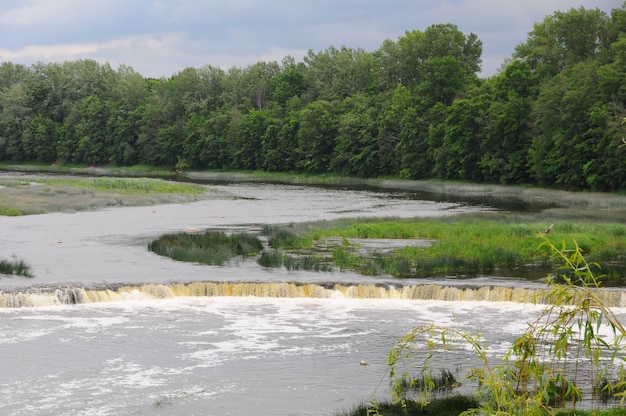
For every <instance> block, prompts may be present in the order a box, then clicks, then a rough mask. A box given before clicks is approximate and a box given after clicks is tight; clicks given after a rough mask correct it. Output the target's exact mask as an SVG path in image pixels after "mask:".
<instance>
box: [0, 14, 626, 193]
mask: <svg viewBox="0 0 626 416" xmlns="http://www.w3.org/2000/svg"><path fill="white" fill-rule="evenodd" d="M481 55H482V42H481V41H480V40H479V39H478V37H477V36H476V35H475V34H473V33H470V34H464V33H462V32H461V31H460V30H459V29H458V28H457V26H456V25H454V24H450V23H448V24H434V25H432V26H430V27H428V28H426V29H425V30H423V31H420V30H414V31H407V32H405V34H404V36H401V37H399V38H398V39H397V41H392V40H389V39H387V40H384V41H383V42H382V44H381V45H380V47H379V48H378V49H377V50H375V51H373V52H366V51H364V50H362V49H352V48H349V47H346V46H342V47H339V48H337V47H334V46H330V47H328V48H327V49H326V50H323V51H319V52H314V51H312V50H309V52H308V54H307V55H306V56H305V57H304V58H303V60H302V62H296V60H295V59H294V58H292V57H289V56H287V57H285V58H284V59H283V60H282V62H280V63H277V62H258V63H255V64H253V65H250V66H247V67H245V68H239V67H233V68H230V69H228V70H223V69H220V68H217V67H214V66H211V65H207V66H204V67H201V68H186V69H184V70H182V71H180V72H179V73H177V74H175V75H173V76H171V77H170V78H161V79H153V78H144V77H143V76H142V75H141V74H139V73H137V72H135V71H134V70H133V69H132V68H130V67H128V66H120V67H119V68H117V69H112V68H111V67H110V65H109V64H101V63H98V62H96V61H93V60H79V61H72V62H63V63H37V64H33V65H31V66H25V65H19V64H14V63H11V62H4V63H2V64H1V65H0V91H1V93H0V161H3V162H37V163H62V164H80V165H116V166H129V165H137V164H143V165H152V166H163V167H168V168H171V169H175V168H185V169H194V170H208V169H211V170H214V169H215V170H264V171H274V172H277V171H288V172H300V173H309V174H320V173H334V174H341V175H349V176H359V177H380V176H387V177H399V178H406V179H425V178H438V179H454V180H464V181H476V182H489V183H501V184H535V185H540V186H548V187H558V188H563V189H569V190H582V189H591V190H597V191H614V190H624V189H626V146H624V142H623V137H624V136H625V135H626V130H625V129H624V127H625V126H623V125H622V120H624V117H625V116H626V109H625V106H626V3H625V4H624V5H623V6H622V7H621V8H617V9H614V10H612V11H611V13H610V15H608V14H607V13H605V12H603V11H601V10H599V9H585V8H579V9H570V10H569V11H565V12H561V11H557V12H554V14H552V15H550V16H547V17H546V18H545V19H544V20H543V21H542V22H538V23H536V24H535V25H534V28H532V30H531V31H530V32H529V33H528V37H527V40H526V42H525V43H523V44H520V45H517V46H516V47H515V50H514V51H511V58H510V59H509V60H507V62H503V64H502V68H501V70H500V71H499V72H498V74H496V75H494V76H492V77H489V78H487V79H484V78H480V77H479V76H478V75H477V74H478V73H479V71H480V68H481Z"/></svg>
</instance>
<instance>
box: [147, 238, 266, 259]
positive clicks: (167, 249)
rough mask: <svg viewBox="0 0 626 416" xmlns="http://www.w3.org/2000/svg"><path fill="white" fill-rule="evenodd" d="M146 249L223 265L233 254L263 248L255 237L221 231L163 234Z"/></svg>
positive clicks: (175, 257) (255, 251) (254, 252)
mask: <svg viewBox="0 0 626 416" xmlns="http://www.w3.org/2000/svg"><path fill="white" fill-rule="evenodd" d="M148 249H149V250H150V251H153V252H155V253H156V254H159V255H162V256H167V257H170V258H172V259H174V260H179V261H188V262H195V263H203V264H212V265H223V264H225V263H226V262H228V261H229V260H230V259H232V258H233V257H235V256H254V255H256V254H258V253H259V252H260V251H261V250H263V244H262V243H261V240H259V238H258V237H256V236H254V235H251V234H248V233H237V234H232V235H226V234H225V233H224V232H222V231H206V232H204V233H175V234H165V235H162V236H160V237H159V238H157V239H156V240H154V241H152V242H151V243H150V244H149V245H148Z"/></svg>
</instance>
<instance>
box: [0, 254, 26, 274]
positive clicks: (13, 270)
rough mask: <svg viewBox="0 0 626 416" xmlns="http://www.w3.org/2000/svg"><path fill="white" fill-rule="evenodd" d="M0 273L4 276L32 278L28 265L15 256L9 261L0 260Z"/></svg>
mask: <svg viewBox="0 0 626 416" xmlns="http://www.w3.org/2000/svg"><path fill="white" fill-rule="evenodd" d="M0 273H2V274H5V275H16V276H23V277H33V273H32V270H31V267H30V265H29V264H28V263H26V262H25V261H24V260H21V259H18V258H16V257H15V256H14V257H13V258H12V259H11V260H6V259H2V260H0Z"/></svg>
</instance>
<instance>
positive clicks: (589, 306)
mask: <svg viewBox="0 0 626 416" xmlns="http://www.w3.org/2000/svg"><path fill="white" fill-rule="evenodd" d="M542 238H543V239H544V242H543V243H542V247H544V248H548V249H549V250H551V252H552V253H553V256H554V257H556V258H558V259H560V261H561V262H562V263H563V267H562V268H561V269H560V270H559V272H566V271H567V272H568V273H563V276H561V277H562V281H564V283H559V284H557V283H552V281H553V280H552V279H550V281H549V283H548V288H547V289H546V290H545V293H543V296H542V299H543V302H546V301H547V306H546V307H545V309H544V310H543V311H542V313H540V315H539V317H538V318H537V319H536V320H535V321H534V322H531V323H529V324H528V329H527V330H526V331H525V332H524V333H522V334H521V335H520V336H519V338H517V339H516V340H515V341H514V342H513V343H512V346H511V347H510V349H509V350H508V352H507V353H506V354H505V356H504V357H502V359H501V360H500V359H498V362H497V363H493V362H492V357H490V356H489V355H488V354H487V348H486V346H484V345H482V341H481V338H480V335H477V334H471V333H467V332H465V331H462V330H457V329H454V328H447V327H442V326H438V325H435V324H431V325H425V326H420V327H416V328H413V329H412V330H411V331H410V332H409V333H407V334H406V335H405V336H404V337H402V338H401V339H400V340H399V341H398V343H397V344H396V346H395V347H394V348H393V349H392V350H391V352H390V354H389V380H390V385H391V390H392V395H393V397H394V399H395V400H396V401H398V402H401V403H404V402H405V401H406V400H407V394H408V391H407V389H406V379H407V377H409V375H408V372H409V370H410V369H411V368H413V367H412V366H413V365H414V364H415V363H414V360H415V358H416V356H417V355H418V354H417V352H418V351H420V354H419V355H420V356H421V357H422V360H421V363H419V362H418V365H419V367H420V368H421V375H420V377H421V378H425V379H426V380H428V379H429V378H432V376H431V373H432V367H431V360H432V358H433V357H434V356H435V355H436V354H444V353H445V352H446V351H447V350H450V349H452V348H453V347H455V346H459V345H465V346H469V347H470V348H471V350H472V351H473V352H474V354H475V355H476V356H477V358H478V359H479V362H480V364H481V366H479V367H478V368H474V369H472V370H471V371H470V372H469V375H468V379H470V380H473V381H475V382H477V385H478V387H477V391H476V393H477V395H478V398H479V400H480V403H481V405H480V408H478V409H475V410H471V411H468V412H465V413H464V414H465V415H469V414H489V415H511V416H513V415H516V416H517V415H528V416H535V415H537V416H538V415H541V416H545V415H557V414H559V412H563V411H564V410H566V409H568V410H571V409H574V410H575V409H576V407H577V404H578V402H579V401H580V400H582V399H583V398H584V399H587V400H590V406H591V408H592V409H596V410H597V409H600V408H602V407H603V406H605V404H604V403H606V400H607V398H608V397H611V398H612V399H615V400H618V399H620V400H621V403H622V404H623V403H624V399H625V397H626V396H625V394H626V393H625V390H626V381H625V379H624V361H625V357H624V356H623V355H621V354H623V353H622V350H621V349H622V348H623V347H624V341H625V338H626V330H625V329H624V327H623V326H622V324H621V323H620V321H619V320H618V318H617V317H616V316H615V314H614V313H613V312H612V311H611V310H610V309H609V308H608V307H607V306H606V305H605V304H604V303H603V302H602V301H601V300H600V299H599V297H598V296H597V295H596V294H597V290H598V287H599V286H600V282H601V278H602V276H596V275H594V274H593V272H592V267H591V266H592V265H591V264H589V263H588V262H587V260H586V259H585V258H584V256H583V253H582V250H581V249H580V248H579V247H578V245H577V244H574V245H575V247H574V248H573V249H568V248H567V247H566V245H565V243H563V245H562V246H561V247H560V248H558V247H556V246H555V245H554V244H553V243H552V242H550V240H548V239H547V238H545V237H542ZM593 266H597V265H593ZM572 276H574V277H575V279H576V280H577V281H573V280H572ZM426 386H428V383H426ZM433 387H434V385H433ZM430 396H431V390H430V389H428V388H425V389H423V390H422V391H421V393H420V397H419V398H418V400H420V401H421V402H422V403H427V402H428V399H429V397H430ZM374 413H375V414H378V410H377V407H376V406H374Z"/></svg>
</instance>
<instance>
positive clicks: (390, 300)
mask: <svg viewBox="0 0 626 416" xmlns="http://www.w3.org/2000/svg"><path fill="white" fill-rule="evenodd" d="M207 186H208V187H209V188H211V189H212V190H214V191H216V192H217V193H219V194H220V195H223V197H222V198H219V199H211V200H204V201H198V202H193V203H185V204H171V205H159V206H151V207H134V208H111V209H105V210H101V211H93V212H79V213H70V214H45V215H35V216H24V217H0V230H1V232H0V253H1V255H2V257H10V256H11V255H15V256H17V257H18V258H21V259H24V260H26V261H27V262H28V263H29V264H30V265H31V266H32V269H33V273H34V275H35V277H34V278H33V279H25V278H18V277H2V278H0V291H2V292H4V293H5V295H6V294H7V293H9V294H15V293H18V292H19V293H22V294H24V293H26V294H27V295H23V297H22V300H23V301H24V302H25V300H24V299H26V298H28V299H30V302H31V303H28V304H26V303H24V304H21V305H17V304H16V305H13V306H22V307H19V308H10V307H0V356H2V357H3V358H2V360H0V371H1V372H2V374H3V377H2V379H1V380H0V395H1V397H2V400H0V414H2V415H12V416H18V415H85V416H87V415H89V416H94V415H98V416H104V415H107V416H108V415H111V416H112V415H244V416H245V415H268V416H269V415H319V414H332V413H333V412H335V411H339V410H345V409H350V408H352V407H353V406H355V405H357V404H360V403H363V402H367V401H368V400H370V399H371V398H372V397H373V396H372V395H375V396H376V397H379V398H385V397H386V394H387V380H386V379H385V374H386V365H385V360H386V356H387V354H388V353H389V350H390V349H391V348H392V347H393V345H394V344H395V342H396V341H397V340H398V339H399V338H400V337H401V336H402V335H404V334H405V333H406V332H407V331H408V330H409V329H410V328H411V327H413V326H416V325H426V324H429V323H432V322H434V323H437V324H441V325H450V326H454V327H457V328H459V329H464V330H469V331H473V332H475V333H481V334H483V336H484V339H485V343H486V344H487V345H489V354H490V355H491V356H492V357H494V358H497V357H499V356H501V354H502V352H503V351H505V350H506V348H508V346H509V345H510V344H509V343H510V342H511V341H512V340H513V339H514V338H515V336H516V335H517V334H519V333H520V332H521V331H522V330H524V329H525V328H526V323H527V322H529V321H531V320H532V319H533V318H534V317H535V316H536V315H537V313H538V311H539V310H540V309H539V308H540V307H539V306H534V305H530V304H524V303H515V302H500V301H497V300H501V299H502V298H501V297H500V298H493V299H491V298H489V296H486V295H485V296H484V297H482V298H471V297H469V295H467V296H468V297H466V298H464V299H463V301H440V300H435V301H433V300H422V299H418V298H408V297H404V298H403V297H402V296H388V297H385V296H386V295H385V294H389V293H391V292H390V291H389V289H393V290H402V289H401V288H399V287H398V286H397V283H398V282H397V281H394V280H393V279H391V278H387V277H364V276H358V275H355V274H352V273H343V272H339V271H336V272H304V271H289V272H288V271H285V270H282V269H279V270H275V269H264V268H262V267H260V266H259V265H258V264H256V262H255V261H254V260H246V261H239V262H235V263H233V264H230V265H227V266H219V267H218V266H206V265H197V264H187V263H183V262H176V261H173V260H171V259H169V258H166V257H161V256H158V255H156V254H154V253H151V252H149V251H148V250H147V245H148V243H149V242H150V241H151V240H152V239H154V238H155V237H157V236H159V235H160V234H163V233H169V232H178V231H183V230H184V229H185V228H194V229H196V228H197V229H209V228H210V229H224V230H238V231H239V230H257V229H258V228H259V227H260V226H262V225H264V224H288V223H296V222H308V221H318V220H333V219H338V218H354V217H363V218H364V217H403V218H409V217H426V216H429V217H430V216H450V215H454V214H457V213H461V212H472V211H488V210H492V209H493V207H490V206H483V205H470V204H465V203H460V202H441V201H428V200H420V199H413V198H412V196H411V195H412V194H410V193H407V192H377V191H374V190H350V189H333V188H317V187H307V186H286V185H268V184H219V185H215V184H213V185H211V184H209V185H207ZM494 279H495V278H493V277H488V276H482V277H478V278H476V279H472V281H471V282H465V283H463V284H464V285H466V286H467V285H469V286H472V285H473V286H475V287H481V286H485V287H488V286H491V285H493V284H494V282H497V283H498V284H499V283H504V282H507V283H508V285H509V286H511V287H530V288H532V287H537V286H538V285H539V283H538V282H534V283H533V282H528V281H524V280H519V279H518V280H512V281H511V280H508V281H507V279H501V282H500V281H497V280H494ZM203 282H213V283H214V284H213V286H215V287H218V288H221V289H219V290H230V292H228V291H226V292H223V293H220V295H219V296H214V295H207V293H208V292H207V289H203V290H205V292H198V291H197V290H196V289H193V287H194V286H192V285H193V284H194V283H198V286H201V285H202V284H204V283H203ZM245 282H250V283H256V282H260V283H261V284H262V285H256V286H255V285H251V287H255V290H261V288H263V287H264V288H266V289H267V290H276V289H272V288H276V287H283V289H280V290H283V291H284V290H287V289H285V287H287V286H288V285H286V282H295V283H294V285H292V286H289V287H294V288H295V287H297V288H299V289H298V290H300V292H299V293H300V294H298V295H286V296H277V297H266V296H265V295H262V296H258V295H255V293H248V292H237V293H234V292H233V289H232V287H233V284H234V283H245ZM231 283H233V284H231ZM337 283H339V284H342V285H343V286H344V287H349V286H351V285H354V284H356V283H359V284H362V285H361V286H360V289H358V290H361V292H359V291H358V290H357V289H354V288H353V289H350V290H351V291H350V290H348V289H346V290H343V289H340V288H338V287H336V286H333V285H334V284H337ZM404 283H411V282H404ZM420 283H432V284H433V285H434V284H435V283H437V282H435V281H431V282H429V281H426V280H421V281H420ZM448 283H450V284H455V282H448ZM306 285H310V286H311V288H307V289H306V290H304V289H303V287H308V286H306ZM205 286H206V285H205ZM213 286H212V287H213ZM228 287H231V289H225V288H228ZM238 287H241V286H238ZM437 287H439V286H437ZM439 289H441V287H439ZM439 289H436V287H435V286H433V290H439ZM215 290H218V289H215ZM293 290H295V289H293ZM489 290H492V292H491V293H496V292H495V289H489ZM312 292H315V293H318V294H319V296H312V295H311V293H312ZM320 293H323V295H321V294H320ZM368 293H369V295H368ZM373 293H379V296H378V298H374V297H375V296H374V295H373ZM450 293H452V292H450ZM454 293H457V295H454V296H457V297H458V296H461V295H458V293H462V290H460V291H459V290H457V291H456V292H454ZM467 293H470V292H467ZM481 293H487V290H484V291H483V292H481ZM304 294H306V296H305V295H304ZM230 295H236V296H230ZM252 295H255V296H252ZM384 295H385V296H384ZM68 296H69V297H73V298H72V299H74V301H69V300H68V301H62V300H63V299H68ZM448 296H453V295H448ZM498 296H501V295H498ZM77 299H78V300H80V299H82V301H77ZM456 299H460V298H456ZM449 300H450V299H449ZM494 300H496V301H494ZM16 302H17V303H19V302H18V301H16ZM68 303H77V304H68ZM618 313H620V314H622V315H623V314H624V310H623V309H619V308H618ZM513 317H514V318H513ZM361 360H366V361H367V362H369V363H370V365H368V366H361V365H359V362H360V361H361ZM440 364H441V365H442V366H445V367H446V368H447V369H449V370H451V371H453V372H459V374H460V376H461V377H462V375H463V374H462V373H463V372H464V371H466V370H467V369H468V368H469V367H470V366H471V365H473V364H474V362H473V359H472V357H471V355H470V354H468V353H467V352H462V351H461V352H458V353H450V354H449V355H447V356H445V357H442V361H441V363H440ZM467 387H468V388H469V387H470V386H467Z"/></svg>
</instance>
